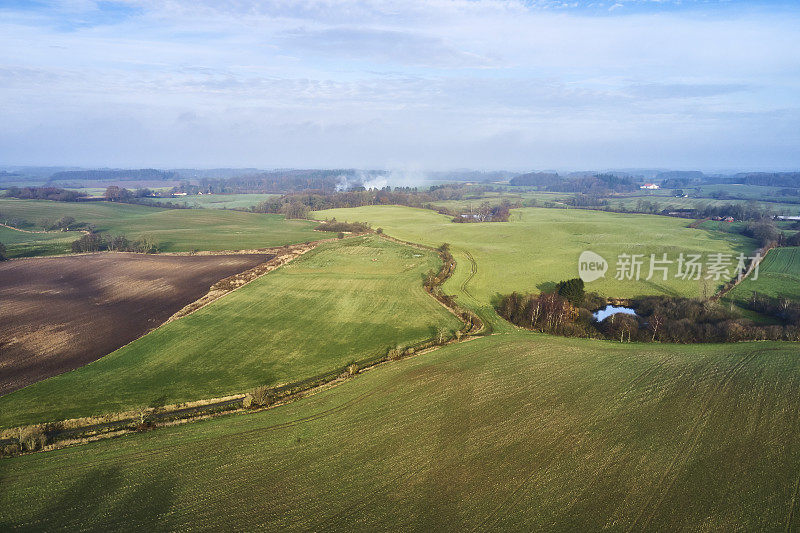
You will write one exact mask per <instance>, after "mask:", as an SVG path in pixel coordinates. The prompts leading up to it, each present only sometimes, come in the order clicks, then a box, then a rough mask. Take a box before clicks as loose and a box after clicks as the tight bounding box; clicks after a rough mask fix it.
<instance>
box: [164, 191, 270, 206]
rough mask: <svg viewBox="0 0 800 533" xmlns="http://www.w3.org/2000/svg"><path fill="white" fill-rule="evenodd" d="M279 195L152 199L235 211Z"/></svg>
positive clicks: (198, 196)
mask: <svg viewBox="0 0 800 533" xmlns="http://www.w3.org/2000/svg"><path fill="white" fill-rule="evenodd" d="M278 196H280V195H279V194H211V195H209V194H204V195H202V196H200V195H194V196H179V197H176V198H152V199H151V200H153V201H155V202H176V203H179V204H182V203H183V202H186V203H187V204H188V205H190V206H195V205H196V206H198V207H204V208H210V209H235V208H246V207H251V206H254V205H256V204H258V203H260V202H263V201H265V200H271V199H273V198H277V197H278Z"/></svg>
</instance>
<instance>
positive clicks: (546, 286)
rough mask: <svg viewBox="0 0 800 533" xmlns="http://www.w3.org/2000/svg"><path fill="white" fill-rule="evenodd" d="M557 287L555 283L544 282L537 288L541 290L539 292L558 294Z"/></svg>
mask: <svg viewBox="0 0 800 533" xmlns="http://www.w3.org/2000/svg"><path fill="white" fill-rule="evenodd" d="M556 285H557V284H556V282H555V281H543V282H542V283H539V284H538V285H537V286H536V288H537V289H539V292H548V293H549V292H556Z"/></svg>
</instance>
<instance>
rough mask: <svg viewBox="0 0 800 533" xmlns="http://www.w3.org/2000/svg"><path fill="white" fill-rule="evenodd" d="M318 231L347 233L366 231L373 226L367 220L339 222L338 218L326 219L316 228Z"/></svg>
mask: <svg viewBox="0 0 800 533" xmlns="http://www.w3.org/2000/svg"><path fill="white" fill-rule="evenodd" d="M314 229H316V230H318V231H332V232H336V233H339V232H346V233H366V232H368V231H372V228H371V227H370V225H369V224H367V223H366V222H339V221H337V220H336V218H332V219H330V220H326V221H325V222H323V223H322V224H320V225H319V226H317V227H316V228H314Z"/></svg>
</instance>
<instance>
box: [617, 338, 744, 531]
mask: <svg viewBox="0 0 800 533" xmlns="http://www.w3.org/2000/svg"><path fill="white" fill-rule="evenodd" d="M757 356H758V352H751V353H750V354H748V355H746V356H744V357H742V358H741V359H740V360H739V361H737V362H736V363H735V364H734V365H732V366H731V367H730V368H729V369H728V370H727V371H726V372H725V373H724V375H723V376H722V379H720V380H719V382H718V383H717V384H716V386H715V387H714V388H713V390H712V391H711V392H710V393H709V395H708V396H707V397H706V401H705V402H704V403H703V405H702V407H701V408H700V413H698V415H697V416H696V417H695V421H694V423H693V424H692V425H691V427H690V428H689V431H688V432H687V435H686V438H685V439H684V442H683V443H682V444H681V446H680V448H679V449H678V451H677V453H676V454H675V456H674V457H673V458H672V461H670V463H669V465H667V468H666V469H665V470H664V472H663V474H662V475H661V478H660V479H659V481H658V484H657V485H656V487H655V489H654V491H653V492H652V494H651V495H650V497H649V498H648V500H647V502H646V503H645V505H643V506H642V510H641V512H640V513H639V514H638V515H637V516H636V518H635V519H634V521H633V522H632V523H631V525H630V526H629V527H628V529H627V531H628V532H630V531H633V530H635V529H637V524H638V523H639V521H640V520H642V519H643V518H644V517H645V513H646V512H647V511H648V509H649V513H648V514H647V517H646V519H645V520H644V523H643V524H642V525H641V526H640V527H639V528H638V529H642V530H647V529H648V528H649V526H650V522H651V521H652V520H653V517H654V516H655V514H656V511H658V509H659V508H660V507H661V505H662V504H663V502H664V500H665V498H666V497H667V494H669V492H670V490H671V489H672V487H673V485H674V484H675V482H676V481H677V471H678V470H679V469H680V465H682V464H685V463H686V462H687V461H688V459H689V458H690V457H691V455H692V452H693V451H694V450H695V449H696V448H697V444H698V442H699V441H700V436H701V435H702V429H703V427H704V426H705V425H706V424H707V423H708V414H709V413H710V412H711V410H712V406H713V405H716V404H718V403H720V402H721V401H722V400H721V399H720V393H721V392H722V391H723V390H724V389H725V387H727V385H728V384H729V383H730V382H731V380H732V379H733V378H734V377H735V376H736V374H738V373H739V371H740V370H741V369H742V368H744V367H745V366H747V364H748V363H750V362H751V361H753V360H754V359H755V358H756V357H757Z"/></svg>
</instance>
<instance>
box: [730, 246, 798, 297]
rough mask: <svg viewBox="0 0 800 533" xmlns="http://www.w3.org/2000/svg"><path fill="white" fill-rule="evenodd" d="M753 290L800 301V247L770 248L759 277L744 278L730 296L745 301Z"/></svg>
mask: <svg viewBox="0 0 800 533" xmlns="http://www.w3.org/2000/svg"><path fill="white" fill-rule="evenodd" d="M753 292H759V293H762V294H766V295H767V296H771V297H773V298H777V297H785V298H789V299H792V300H796V301H800V247H797V246H792V247H787V248H775V249H773V250H770V251H769V253H767V256H766V257H765V258H764V261H762V263H761V265H760V266H759V272H758V279H757V280H753V279H751V278H748V279H746V280H744V281H743V282H742V283H741V285H739V286H738V287H736V288H735V289H733V290H732V291H731V292H730V294H729V298H731V299H733V300H735V301H739V302H743V301H747V299H748V298H750V296H751V294H752V293H753Z"/></svg>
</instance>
